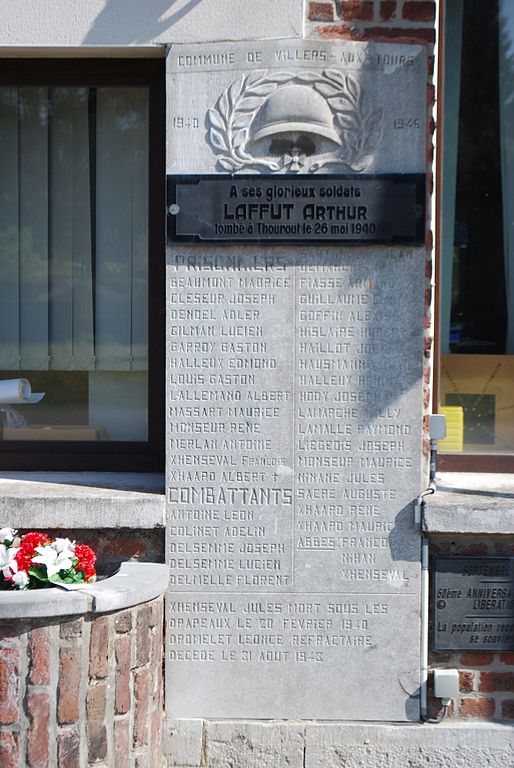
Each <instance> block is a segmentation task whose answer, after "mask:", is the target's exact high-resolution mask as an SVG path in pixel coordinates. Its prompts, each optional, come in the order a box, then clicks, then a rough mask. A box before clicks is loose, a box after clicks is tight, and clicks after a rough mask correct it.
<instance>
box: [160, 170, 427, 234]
mask: <svg viewBox="0 0 514 768" xmlns="http://www.w3.org/2000/svg"><path fill="white" fill-rule="evenodd" d="M167 222H168V224H167V228H168V239H169V240H171V241H175V242H183V243H193V242H199V241H200V242H213V243H225V242H249V243H255V242H271V243H298V242H305V243H409V244H412V245H415V244H422V243H423V242H424V238H425V177H424V175H423V174H394V175H373V176H359V175H356V174H353V175H346V176H336V175H334V176H328V175H319V176H318V175H316V176H303V177H300V176H285V175H266V176H265V175H252V176H248V175H240V176H239V175H238V176H224V175H204V176H168V203H167Z"/></svg>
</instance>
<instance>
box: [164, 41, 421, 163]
mask: <svg viewBox="0 0 514 768" xmlns="http://www.w3.org/2000/svg"><path fill="white" fill-rule="evenodd" d="M167 68H168V85H167V100H168V103H169V104H170V105H173V106H172V108H171V109H170V110H169V111H168V119H167V145H168V149H167V172H168V173H175V174H176V173H212V172H214V171H220V172H234V171H236V172H247V173H251V172H254V173H255V172H256V173H265V172H267V173H284V172H285V171H287V172H288V173H315V172H317V173H319V172H324V173H335V172H339V173H351V172H354V173H355V172H357V173H361V172H366V173H388V172H394V173H398V172H402V173H408V172H412V173H415V172H417V173H423V172H424V170H425V115H426V91H425V88H426V78H427V74H426V57H425V49H424V46H416V45H398V44H395V45H391V44H387V43H359V42H351V41H334V40H332V41H326V40H325V41H322V40H317V41H314V40H288V39H282V40H280V39H277V40H272V41H266V40H262V41H258V42H256V41H252V42H250V43H241V42H234V43H220V44H209V45H204V44H202V45H187V46H180V45H178V46H173V47H172V49H171V51H170V54H169V56H168V59H167ZM206 129H207V133H206ZM300 134H301V135H303V136H304V137H305V136H308V140H309V147H310V148H309V149H306V148H305V146H306V145H305V141H304V142H303V143H302V142H299V143H298V145H297V146H298V147H299V150H298V152H297V153H296V156H295V152H294V149H293V151H292V152H291V151H290V150H285V149H284V145H283V141H282V143H281V142H280V141H278V144H277V142H275V143H273V140H274V139H283V138H284V136H289V137H291V136H292V135H294V136H296V137H298V135H300Z"/></svg>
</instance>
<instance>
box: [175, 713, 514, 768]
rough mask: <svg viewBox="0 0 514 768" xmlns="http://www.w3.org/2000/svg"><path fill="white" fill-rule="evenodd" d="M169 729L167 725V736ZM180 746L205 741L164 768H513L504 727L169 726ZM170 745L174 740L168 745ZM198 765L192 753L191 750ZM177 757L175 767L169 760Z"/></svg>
mask: <svg viewBox="0 0 514 768" xmlns="http://www.w3.org/2000/svg"><path fill="white" fill-rule="evenodd" d="M167 727H168V724H165V731H166V728H167ZM171 727H172V728H173V729H174V730H175V729H178V730H179V732H180V734H181V736H180V738H181V739H186V740H187V734H188V733H189V734H191V737H193V735H194V740H195V743H196V744H199V742H200V741H203V744H204V753H203V757H202V759H201V760H200V761H199V762H186V763H180V762H178V759H182V758H183V757H185V756H186V755H190V757H188V759H192V754H193V753H192V752H189V751H188V752H186V753H184V752H182V751H181V748H180V747H178V748H177V751H176V752H175V753H174V752H173V750H170V751H169V752H168V754H167V760H168V762H167V765H168V768H186V767H187V768H200V766H201V768H261V767H262V766H264V768H276V767H282V766H290V767H291V768H427V766H428V768H484V767H485V766H487V767H488V768H512V765H513V764H514V731H513V729H512V725H510V724H494V723H483V722H481V723H478V722H475V723H452V722H450V721H446V722H445V721H443V722H442V723H440V724H439V725H429V724H426V725H418V724H409V725H388V724H367V725H363V724H359V723H339V724H337V725H336V724H328V723H295V722H291V723H279V722H268V723H249V722H244V721H236V722H232V721H224V722H208V721H206V722H205V723H203V731H202V730H201V721H198V720H182V721H174V722H173V723H172V724H171ZM169 743H170V744H172V743H173V741H170V742H169ZM194 754H195V757H194V759H196V758H197V755H198V749H196V750H195V751H194ZM175 758H177V760H176V759H175Z"/></svg>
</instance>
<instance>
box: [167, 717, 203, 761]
mask: <svg viewBox="0 0 514 768" xmlns="http://www.w3.org/2000/svg"><path fill="white" fill-rule="evenodd" d="M163 746H164V752H165V755H166V759H167V764H168V765H173V766H176V767H177V768H178V767H179V766H180V768H199V767H200V765H201V763H202V759H203V720H165V721H164V724H163Z"/></svg>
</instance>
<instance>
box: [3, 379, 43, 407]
mask: <svg viewBox="0 0 514 768" xmlns="http://www.w3.org/2000/svg"><path fill="white" fill-rule="evenodd" d="M45 394H46V393H45V392H32V388H31V386H30V382H29V380H28V379H6V380H4V381H0V405H28V404H29V403H39V401H40V400H42V399H43V398H44V396H45Z"/></svg>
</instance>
